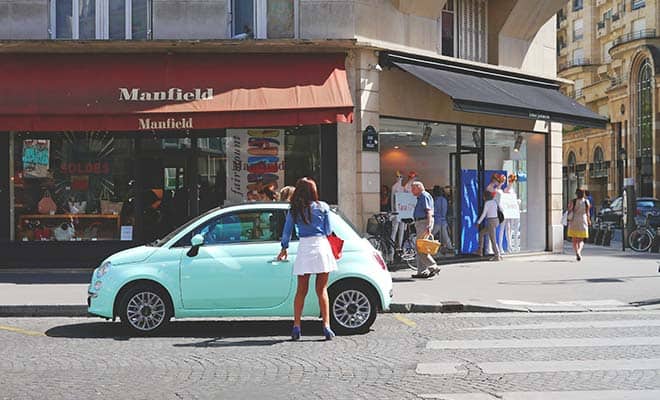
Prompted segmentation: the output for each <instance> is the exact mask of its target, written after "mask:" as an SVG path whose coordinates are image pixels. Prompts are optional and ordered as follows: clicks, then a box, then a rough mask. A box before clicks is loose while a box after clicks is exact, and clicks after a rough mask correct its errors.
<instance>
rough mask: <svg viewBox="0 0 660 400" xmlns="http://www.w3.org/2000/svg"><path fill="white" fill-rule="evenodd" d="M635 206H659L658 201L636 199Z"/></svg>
mask: <svg viewBox="0 0 660 400" xmlns="http://www.w3.org/2000/svg"><path fill="white" fill-rule="evenodd" d="M637 207H641V208H653V207H660V201H653V200H638V201H637Z"/></svg>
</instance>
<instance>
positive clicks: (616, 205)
mask: <svg viewBox="0 0 660 400" xmlns="http://www.w3.org/2000/svg"><path fill="white" fill-rule="evenodd" d="M622 202H623V200H622V199H621V197H617V198H616V199H615V200H614V201H613V202H612V205H611V207H610V208H612V209H614V210H617V209H619V208H621V203H622Z"/></svg>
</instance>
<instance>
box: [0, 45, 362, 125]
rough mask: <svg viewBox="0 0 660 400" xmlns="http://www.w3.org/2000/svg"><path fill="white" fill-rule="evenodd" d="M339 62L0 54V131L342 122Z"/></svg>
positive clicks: (344, 108)
mask: <svg viewBox="0 0 660 400" xmlns="http://www.w3.org/2000/svg"><path fill="white" fill-rule="evenodd" d="M344 60H345V55H343V54H314V55H307V54H287V55H284V54H277V55H273V54H270V55H263V54H248V55H246V54H242V55H228V54H173V55H166V54H137V55H136V54H100V55H99V54H85V55H83V54H75V55H74V54H69V55H63V54H37V55H35V54H2V55H0V130H33V131H57V130H124V131H125V130H128V131H131V130H144V129H148V130H151V129H208V128H219V127H227V128H239V127H258V126H292V125H311V124H320V123H334V122H336V121H342V122H348V121H350V120H351V118H352V112H353V102H352V100H351V94H350V89H349V87H348V82H347V80H346V70H345V68H344Z"/></svg>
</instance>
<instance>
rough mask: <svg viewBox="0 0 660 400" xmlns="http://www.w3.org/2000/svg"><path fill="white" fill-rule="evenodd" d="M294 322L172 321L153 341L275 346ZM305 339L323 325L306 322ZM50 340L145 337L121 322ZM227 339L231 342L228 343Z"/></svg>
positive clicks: (57, 331)
mask: <svg viewBox="0 0 660 400" xmlns="http://www.w3.org/2000/svg"><path fill="white" fill-rule="evenodd" d="M291 326H292V321H290V320H274V321H258V320H241V321H227V320H218V321H209V320H204V321H181V320H179V321H172V322H171V323H170V324H169V325H168V326H167V327H166V328H165V329H163V330H162V331H160V332H157V333H155V334H152V335H148V336H151V337H164V338H208V339H210V340H205V341H203V342H199V343H193V344H180V345H175V346H181V347H212V346H217V347H221V346H271V345H274V344H277V343H281V342H285V341H287V339H277V338H274V337H278V336H279V337H286V338H288V337H289V336H290V335H291ZM301 328H302V332H303V339H311V338H314V339H317V338H318V339H321V338H322V336H321V328H322V325H321V321H303V322H302V326H301ZM46 336H49V337H63V338H76V339H104V338H105V339H113V340H130V339H132V338H139V337H143V335H139V334H134V333H132V332H130V331H129V330H128V329H126V328H124V327H123V326H122V325H121V323H120V322H110V321H108V322H92V323H83V324H71V325H61V326H56V327H53V328H51V329H49V330H47V331H46ZM236 338H255V340H243V341H236V340H232V339H236ZM224 339H227V340H226V341H225V340H224Z"/></svg>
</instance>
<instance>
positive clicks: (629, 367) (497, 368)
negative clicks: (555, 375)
mask: <svg viewBox="0 0 660 400" xmlns="http://www.w3.org/2000/svg"><path fill="white" fill-rule="evenodd" d="M459 365H460V364H457V363H420V364H417V369H416V372H417V373H418V374H420V375H448V374H455V373H457V372H458V370H457V369H456V368H457V367H458V366H459ZM476 365H477V367H478V368H479V369H481V370H482V371H483V372H484V373H486V374H522V373H529V372H557V371H640V370H659V371H660V358H643V359H625V360H580V361H511V362H483V363H477V364H476Z"/></svg>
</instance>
